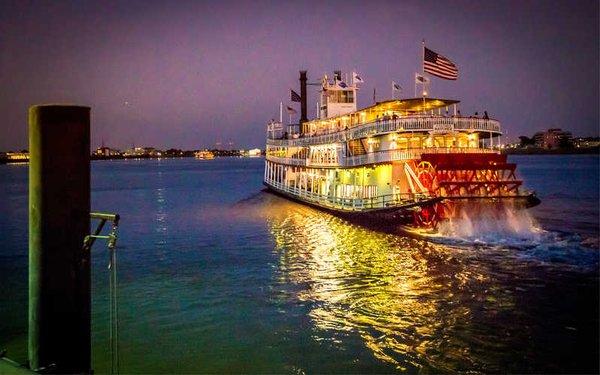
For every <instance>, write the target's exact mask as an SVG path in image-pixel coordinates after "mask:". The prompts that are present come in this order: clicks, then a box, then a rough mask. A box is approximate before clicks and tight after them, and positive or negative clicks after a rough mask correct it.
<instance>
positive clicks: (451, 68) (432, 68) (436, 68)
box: [423, 47, 458, 80]
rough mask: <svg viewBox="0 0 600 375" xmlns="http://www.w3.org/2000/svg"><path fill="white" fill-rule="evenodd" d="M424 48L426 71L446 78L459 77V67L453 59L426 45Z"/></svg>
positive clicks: (453, 78)
mask: <svg viewBox="0 0 600 375" xmlns="http://www.w3.org/2000/svg"><path fill="white" fill-rule="evenodd" d="M423 48H425V56H423V70H424V71H425V72H427V73H429V74H432V75H434V76H436V77H439V78H444V79H451V80H456V79H457V78H458V68H457V67H456V65H454V63H453V62H452V61H450V60H448V59H447V58H446V57H444V56H442V55H439V54H437V53H435V52H433V51H432V50H430V49H428V48H426V47H423Z"/></svg>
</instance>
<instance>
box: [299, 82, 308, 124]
mask: <svg viewBox="0 0 600 375" xmlns="http://www.w3.org/2000/svg"><path fill="white" fill-rule="evenodd" d="M306 110H307V108H306V70H301V71H300V128H301V129H302V124H303V123H304V122H306V121H308V117H306Z"/></svg>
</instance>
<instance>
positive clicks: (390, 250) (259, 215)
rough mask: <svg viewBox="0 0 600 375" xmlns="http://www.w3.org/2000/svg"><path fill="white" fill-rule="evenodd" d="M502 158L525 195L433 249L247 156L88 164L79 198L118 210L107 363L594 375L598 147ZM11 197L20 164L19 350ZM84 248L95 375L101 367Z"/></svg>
mask: <svg viewBox="0 0 600 375" xmlns="http://www.w3.org/2000/svg"><path fill="white" fill-rule="evenodd" d="M510 158H511V161H516V162H517V163H518V164H519V171H520V173H521V175H522V176H523V177H524V179H525V181H526V184H527V186H528V187H529V188H532V189H535V190H537V192H538V195H539V196H540V198H541V199H542V202H543V203H542V205H541V206H539V207H536V208H534V209H532V210H530V211H529V212H528V213H521V214H518V215H517V216H512V217H508V219H506V220H504V219H503V220H504V221H501V222H500V223H498V222H497V220H496V218H491V219H490V218H487V219H484V220H479V219H474V218H471V217H466V218H463V220H465V221H463V224H465V225H460V223H458V222H455V223H453V224H454V225H453V226H452V227H450V228H448V229H447V230H449V231H454V232H453V234H454V237H453V238H452V239H444V240H441V241H436V242H435V243H432V242H426V241H422V240H416V239H410V238H406V237H402V236H400V235H398V234H394V233H389V231H388V232H381V231H377V230H373V229H367V228H364V227H360V226H357V225H353V224H350V223H348V222H346V221H344V220H342V219H340V218H337V217H335V216H331V215H329V214H326V213H323V212H320V211H317V210H314V209H312V208H308V207H305V206H302V205H299V204H296V203H292V202H289V201H286V200H284V199H282V198H279V197H276V196H273V195H271V194H268V193H263V192H261V189H262V185H261V177H262V163H263V160H262V159H234V158H225V159H221V158H217V159H215V160H212V161H201V160H193V159H177V160H159V161H157V160H144V161H101V162H94V163H93V165H92V179H93V181H92V186H93V192H92V198H93V208H94V209H96V210H103V211H109V212H110V211H113V212H118V213H120V214H121V215H122V223H121V226H120V238H119V242H118V245H119V247H118V251H119V255H118V262H119V283H120V284H119V288H120V289H119V296H120V318H121V320H120V327H121V330H120V345H121V351H120V355H121V370H122V371H123V372H154V373H157V372H158V373H160V372H168V373H173V372H178V373H189V372H252V373H256V372H259V373H265V372H268V373H273V372H276V373H314V372H345V373H348V372H353V373H358V372H360V373H362V372H377V373H382V372H385V373H389V372H403V371H404V372H409V373H415V372H422V373H440V372H456V371H469V372H520V373H522V372H537V373H546V372H598V351H599V346H598V328H599V327H598V315H599V310H598V305H599V287H598V280H599V279H598V265H599V262H598V259H599V257H598V255H599V250H598V225H599V224H598V217H599V209H598V202H599V197H598V191H599V188H598V183H599V176H598V157H597V156H519V157H514V156H511V157H510ZM26 193H27V167H26V166H16V165H13V166H10V165H5V166H0V197H2V198H1V199H0V235H1V239H2V246H1V247H0V348H7V349H8V352H9V356H10V357H12V358H14V359H17V360H20V361H24V360H25V359H26V331H27V307H26V306H27V195H26ZM467 222H468V225H467V224H466V223H467ZM505 224H506V225H505ZM465 228H466V229H465ZM102 245H103V244H102V243H98V244H97V245H96V246H95V249H94V253H93V255H94V265H93V267H94V268H93V362H94V369H95V370H96V372H98V373H102V372H106V371H108V369H109V365H110V364H109V359H110V356H109V353H108V345H109V344H108V288H107V286H108V273H107V269H106V265H107V261H108V258H107V254H106V250H105V247H103V246H102Z"/></svg>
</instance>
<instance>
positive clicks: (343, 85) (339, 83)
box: [338, 81, 348, 89]
mask: <svg viewBox="0 0 600 375" xmlns="http://www.w3.org/2000/svg"><path fill="white" fill-rule="evenodd" d="M338 86H340V87H341V88H343V89H345V88H346V87H348V85H347V84H346V83H344V81H339V82H338Z"/></svg>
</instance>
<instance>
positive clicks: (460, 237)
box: [426, 205, 599, 266]
mask: <svg viewBox="0 0 600 375" xmlns="http://www.w3.org/2000/svg"><path fill="white" fill-rule="evenodd" d="M426 237H427V239H428V240H430V241H432V242H435V243H439V244H444V245H451V246H458V247H464V248H469V249H475V250H477V251H478V252H486V251H489V252H502V253H503V256H506V255H508V254H507V253H506V252H507V251H508V252H510V254H512V255H513V256H516V257H519V258H524V259H528V260H532V261H536V262H543V263H558V264H568V265H573V266H582V265H583V266H589V265H590V264H592V265H597V264H598V258H599V252H598V247H599V246H598V238H597V237H594V236H586V235H585V234H578V233H572V232H565V231H557V230H547V229H544V228H542V226H541V225H540V224H539V223H538V222H537V220H536V219H535V218H534V217H533V215H532V214H531V213H530V212H529V211H527V210H517V209H515V208H514V207H511V206H510V205H506V206H503V207H497V206H496V207H489V206H488V207H486V206H485V205H481V206H469V207H465V208H464V209H462V210H460V212H457V214H456V215H455V216H454V217H453V218H452V219H450V220H447V221H445V222H443V223H440V224H439V226H438V230H437V233H435V234H430V235H428V236H426ZM488 255H491V253H490V254H488Z"/></svg>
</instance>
